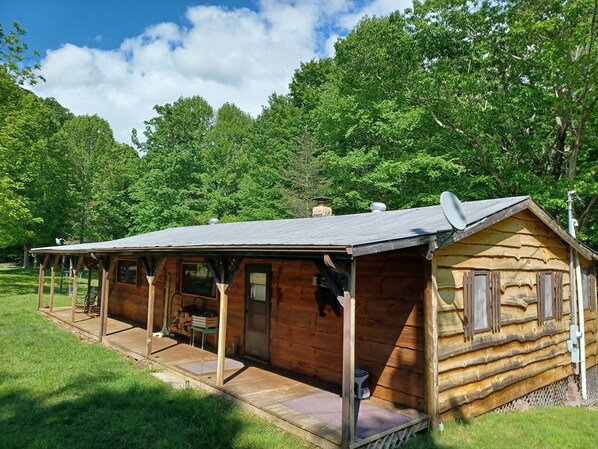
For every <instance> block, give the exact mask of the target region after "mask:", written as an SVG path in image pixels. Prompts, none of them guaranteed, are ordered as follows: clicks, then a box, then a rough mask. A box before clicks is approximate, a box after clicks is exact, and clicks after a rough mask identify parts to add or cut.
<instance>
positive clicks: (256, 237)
mask: <svg viewBox="0 0 598 449" xmlns="http://www.w3.org/2000/svg"><path fill="white" fill-rule="evenodd" d="M463 207H464V210H465V213H466V215H467V228H466V229H465V230H464V231H463V232H457V233H455V234H451V230H452V228H451V226H450V224H449V223H448V222H447V220H446V219H445V217H444V214H443V212H442V209H441V207H440V206H439V205H438V206H428V207H417V208H413V209H405V210H397V211H387V212H379V213H362V214H352V215H336V216H331V217H318V218H298V219H286V220H268V221H248V222H235V223H219V224H215V225H200V226H186V227H177V228H169V229H164V230H162V231H155V232H149V233H146V234H140V235H135V236H132V237H126V238H122V239H117V240H111V241H105V242H95V243H85V244H76V245H63V246H51V247H41V248H34V249H33V250H32V251H31V252H32V253H33V254H73V255H74V254H87V253H99V254H106V253H120V254H123V253H150V252H161V253H166V252H169V253H175V252H198V253H202V252H203V253H230V254H233V253H288V252H292V253H306V254H309V253H320V252H331V253H337V254H338V253H341V254H346V255H352V256H361V255H365V254H372V253H377V252H384V251H390V250H393V249H399V248H407V247H413V246H418V245H422V244H427V243H428V242H429V240H430V238H431V237H433V236H436V235H439V234H442V235H449V234H451V236H452V237H451V242H452V241H456V240H458V239H459V236H466V235H470V234H472V233H474V232H477V231H478V230H480V229H483V228H484V227H486V226H487V225H489V224H486V225H485V223H489V221H492V222H496V221H497V220H491V218H492V217H499V218H500V219H504V218H505V217H507V216H510V215H512V214H514V213H516V212H518V211H520V210H523V209H527V208H530V209H532V211H533V212H538V211H540V212H543V211H542V210H541V208H540V207H539V206H537V205H536V204H535V203H534V202H533V201H532V200H531V199H530V197H529V196H518V197H509V198H498V199H490V200H481V201H470V202H465V203H463ZM536 214H537V213H536ZM544 214H545V215H546V217H548V219H549V220H550V217H549V216H548V215H547V214H546V213H545V212H544ZM540 218H542V217H540ZM543 221H545V223H546V220H543ZM547 224H548V225H549V226H551V227H553V226H557V227H559V226H558V224H556V223H554V222H553V223H547ZM559 229H560V231H562V232H558V233H559V234H560V235H561V237H563V238H567V236H568V234H567V233H566V232H565V231H564V230H563V229H562V228H560V227H559ZM567 240H568V241H569V243H572V242H575V246H576V247H578V246H579V245H581V244H579V243H578V242H577V241H575V240H574V239H572V238H569V239H567ZM578 249H585V251H584V252H583V254H584V255H585V256H586V257H588V249H587V248H585V247H583V248H582V247H581V246H579V248H578ZM591 253H592V251H591V250H589V254H590V255H589V258H590V259H591V258H592V255H591Z"/></svg>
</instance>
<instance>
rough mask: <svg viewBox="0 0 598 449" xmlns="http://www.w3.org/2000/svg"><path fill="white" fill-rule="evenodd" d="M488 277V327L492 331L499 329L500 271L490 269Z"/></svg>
mask: <svg viewBox="0 0 598 449" xmlns="http://www.w3.org/2000/svg"><path fill="white" fill-rule="evenodd" d="M488 277H489V278H490V279H489V281H490V317H489V320H490V329H492V331H494V332H498V331H499V330H500V312H501V309H500V272H499V271H492V272H490V275H489V276H488Z"/></svg>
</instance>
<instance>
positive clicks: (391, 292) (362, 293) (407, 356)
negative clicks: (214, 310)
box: [226, 253, 426, 410]
mask: <svg viewBox="0 0 598 449" xmlns="http://www.w3.org/2000/svg"><path fill="white" fill-rule="evenodd" d="M422 262H425V260H424V259H423V257H422V256H421V255H419V254H417V255H412V254H407V255H405V254H401V253H394V254H386V255H373V256H366V257H361V258H359V259H358V261H357V279H356V294H355V296H356V332H355V333H356V364H357V365H356V366H357V367H360V368H363V369H366V370H368V371H369V372H370V386H371V388H372V393H373V395H374V396H376V397H379V398H382V399H386V400H389V401H393V402H397V403H401V404H404V405H408V406H410V407H414V408H418V409H420V410H421V409H422V408H423V365H424V360H423V359H424V353H423V350H424V344H423V291H424V288H425V283H426V280H425V277H424V272H423V266H424V265H423V263H422ZM253 264H257V265H260V264H266V265H270V266H271V270H272V296H271V303H270V363H271V364H272V365H273V366H275V367H279V368H283V369H287V370H290V371H293V372H297V373H302V374H306V375H308V376H311V377H315V378H318V379H321V380H324V381H327V382H331V383H334V384H337V385H338V384H340V383H341V379H342V335H343V329H342V323H343V320H342V316H341V317H337V316H336V315H335V313H334V311H333V310H332V308H331V307H329V306H326V308H325V313H326V315H325V316H324V317H321V316H320V315H319V312H318V307H317V304H316V301H315V291H316V287H315V286H314V285H313V277H314V276H316V275H317V274H318V273H319V271H318V269H317V267H316V265H315V264H314V262H313V261H311V260H255V259H252V260H245V261H244V262H243V264H242V265H241V267H240V268H239V271H238V272H237V274H236V276H235V278H234V280H233V282H232V283H231V285H230V287H229V290H228V295H229V296H228V307H229V309H228V328H227V345H226V346H227V348H230V347H232V339H233V337H234V336H237V337H238V339H239V350H240V353H243V350H244V345H243V343H244V342H243V335H244V308H245V307H244V304H245V270H246V267H247V265H253ZM340 311H341V314H342V308H341V309H340Z"/></svg>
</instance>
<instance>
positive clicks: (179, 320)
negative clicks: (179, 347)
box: [168, 309, 193, 337]
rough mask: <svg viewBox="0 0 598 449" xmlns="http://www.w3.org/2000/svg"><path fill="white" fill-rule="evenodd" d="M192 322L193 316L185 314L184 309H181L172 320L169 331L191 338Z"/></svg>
mask: <svg viewBox="0 0 598 449" xmlns="http://www.w3.org/2000/svg"><path fill="white" fill-rule="evenodd" d="M192 321H193V318H192V317H191V314H189V313H187V312H183V310H182V309H179V310H177V311H176V313H175V314H174V316H173V317H172V319H171V320H170V324H169V325H168V331H169V332H174V333H177V334H183V335H185V336H187V337H190V336H191V323H192Z"/></svg>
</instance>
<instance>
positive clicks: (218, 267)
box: [207, 257, 242, 385]
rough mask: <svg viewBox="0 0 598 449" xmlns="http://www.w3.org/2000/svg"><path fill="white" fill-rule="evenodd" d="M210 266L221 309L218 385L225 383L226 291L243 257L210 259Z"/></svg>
mask: <svg viewBox="0 0 598 449" xmlns="http://www.w3.org/2000/svg"><path fill="white" fill-rule="evenodd" d="M207 261H208V268H209V269H210V272H211V273H212V276H213V277H214V279H215V280H216V286H217V287H218V297H219V299H220V311H219V315H218V359H217V361H216V385H223V384H224V361H225V358H226V326H227V317H228V295H227V293H226V291H227V290H228V287H229V285H230V284H231V282H232V281H233V277H234V276H235V273H236V272H237V270H238V268H239V266H240V265H241V261H242V258H240V257H238V258H230V259H229V258H226V257H223V258H220V259H219V260H218V261H216V260H214V259H208V260H207Z"/></svg>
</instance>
